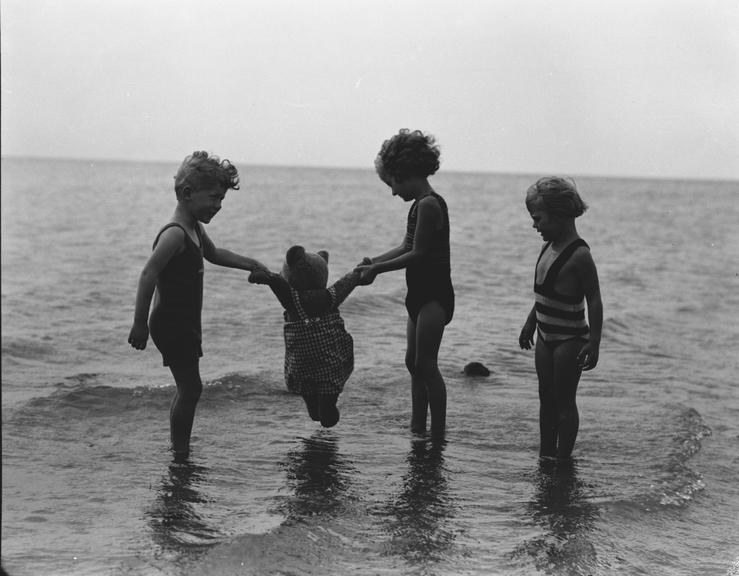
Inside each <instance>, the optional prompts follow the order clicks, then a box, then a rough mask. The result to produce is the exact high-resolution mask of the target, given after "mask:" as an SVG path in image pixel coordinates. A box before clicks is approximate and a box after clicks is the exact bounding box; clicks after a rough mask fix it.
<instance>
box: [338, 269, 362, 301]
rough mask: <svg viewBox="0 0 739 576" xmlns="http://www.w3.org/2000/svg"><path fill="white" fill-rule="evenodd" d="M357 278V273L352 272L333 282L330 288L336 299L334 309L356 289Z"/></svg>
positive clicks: (358, 276)
mask: <svg viewBox="0 0 739 576" xmlns="http://www.w3.org/2000/svg"><path fill="white" fill-rule="evenodd" d="M359 278H360V274H359V272H356V271H352V272H349V273H348V274H346V275H344V276H343V277H342V278H340V279H339V280H337V281H336V282H334V284H333V286H332V287H333V289H334V291H335V293H336V299H335V301H334V306H335V307H336V308H338V307H339V305H340V304H341V303H342V302H343V301H344V300H346V298H347V296H349V294H351V293H352V290H354V289H355V288H356V287H357V285H358V284H359Z"/></svg>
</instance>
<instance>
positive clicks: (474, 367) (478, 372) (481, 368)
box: [464, 362, 490, 376]
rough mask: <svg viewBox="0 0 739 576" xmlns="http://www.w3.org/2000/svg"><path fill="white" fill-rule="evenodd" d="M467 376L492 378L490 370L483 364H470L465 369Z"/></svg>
mask: <svg viewBox="0 0 739 576" xmlns="http://www.w3.org/2000/svg"><path fill="white" fill-rule="evenodd" d="M464 373H465V374H467V376H490V370H488V369H487V367H486V366H485V365H484V364H482V363H481V362H470V363H469V364H467V366H465V367H464Z"/></svg>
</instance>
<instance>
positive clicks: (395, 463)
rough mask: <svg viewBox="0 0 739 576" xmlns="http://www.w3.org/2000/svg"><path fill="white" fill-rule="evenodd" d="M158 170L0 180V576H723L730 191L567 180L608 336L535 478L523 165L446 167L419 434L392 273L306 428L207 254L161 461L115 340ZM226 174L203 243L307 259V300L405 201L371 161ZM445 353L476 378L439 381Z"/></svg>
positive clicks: (159, 433) (730, 519)
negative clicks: (440, 422)
mask: <svg viewBox="0 0 739 576" xmlns="http://www.w3.org/2000/svg"><path fill="white" fill-rule="evenodd" d="M176 168H177V166H176V165H175V164H166V163H163V164H159V163H125V162H98V161H96V162H85V161H50V160H38V159H3V160H2V564H3V568H4V569H5V570H6V571H7V572H8V574H10V575H11V576H32V575H38V574H45V575H49V576H61V575H82V576H85V575H111V576H113V575H145V576H148V575H151V576H158V575H168V576H169V575H171V576H175V575H191V574H192V575H195V574H213V575H222V574H223V575H230V574H234V575H235V574H243V575H251V574H255V575H262V574H264V575H270V574H274V575H278V574H279V575H288V574H290V575H306V576H308V575H311V576H312V575H325V574H337V575H344V574H353V575H355V576H364V575H367V576H369V575H395V574H398V575H439V576H442V575H475V576H477V575H480V576H482V575H486V576H487V575H491V574H492V575H495V574H502V575H521V576H523V575H526V576H528V575H532V574H547V575H557V576H569V575H610V574H619V575H622V574H623V575H632V574H633V575H641V574H644V575H650V576H653V575H670V576H677V575H685V576H688V575H691V576H692V575H719V576H728V575H732V576H736V575H737V574H739V483H737V481H736V478H737V475H738V474H739V387H738V386H737V373H738V369H739V361H738V360H737V358H739V354H737V352H739V322H738V320H739V313H738V312H737V310H739V226H738V225H737V222H739V183H737V182H719V181H708V182H705V181H673V180H655V179H644V180H639V179H616V178H593V177H580V178H576V179H577V182H578V185H579V187H580V190H581V193H582V195H583V197H584V199H585V200H586V202H588V203H589V204H590V209H589V210H588V212H586V214H585V215H584V216H583V217H582V218H580V219H578V227H579V231H580V233H581V235H582V236H583V237H584V238H585V239H586V240H587V241H588V242H589V244H590V246H591V249H592V253H593V256H594V258H595V260H596V263H597V265H598V269H599V273H600V280H601V285H602V293H603V300H604V306H605V325H604V331H603V343H602V347H601V359H600V363H599V365H598V367H597V368H596V369H595V370H594V371H592V372H589V373H586V374H584V375H583V378H582V380H581V384H580V389H579V394H578V398H579V407H580V421H581V425H580V435H579V437H578V441H577V444H576V446H575V452H574V456H575V458H574V461H573V462H572V463H571V464H569V465H562V464H560V465H553V464H550V463H546V462H544V463H542V462H539V460H538V457H537V450H538V423H537V422H538V414H537V412H538V399H537V385H536V375H535V372H534V365H533V354H532V353H531V352H530V351H522V350H520V349H519V348H518V344H517V339H518V332H519V330H520V327H521V324H522V322H523V321H524V319H525V318H526V315H527V313H528V311H529V309H530V307H531V304H532V290H531V286H532V280H533V266H534V262H535V260H536V257H537V255H538V252H539V249H540V239H539V236H538V235H537V234H536V233H535V231H534V230H532V228H531V221H530V218H529V216H528V213H527V212H526V210H525V207H524V203H523V199H524V193H525V189H526V187H527V186H528V185H529V184H530V183H531V182H533V181H534V180H535V179H536V178H537V177H538V176H541V175H539V174H534V175H501V174H468V173H445V172H444V170H443V167H442V170H441V172H440V173H439V174H438V175H437V176H435V177H433V179H432V184H433V185H434V187H435V189H436V190H437V192H439V193H440V194H441V195H442V196H444V198H445V199H446V200H447V203H448V205H449V209H450V214H451V227H452V266H453V280H454V284H455V288H456V292H457V309H456V312H455V317H454V320H453V322H452V323H451V324H450V325H449V326H448V327H447V330H446V333H445V335H444V340H443V343H442V347H441V351H440V368H441V371H442V374H443V376H444V378H445V380H446V385H447V390H448V434H447V441H446V443H443V444H440V443H433V442H431V441H429V440H427V439H425V438H422V437H418V436H414V435H412V434H410V433H409V431H408V429H407V424H408V420H409V410H410V389H409V378H408V375H407V373H406V371H405V366H404V348H405V310H404V307H403V298H404V295H405V285H404V278H403V274H402V272H397V273H389V274H385V275H383V276H381V277H379V278H378V279H377V280H376V281H375V283H374V284H373V285H372V286H369V287H360V288H358V289H357V290H356V291H355V292H354V293H353V294H352V295H351V296H350V297H349V298H348V299H347V301H346V302H345V303H344V305H343V306H342V314H343V317H344V319H345V322H346V325H347V328H348V330H349V331H350V332H351V333H352V335H353V336H354V340H355V353H356V368H355V371H354V374H353V376H352V377H351V379H350V380H349V382H348V383H347V386H346V389H345V392H344V394H342V396H341V397H340V400H339V407H340V409H341V414H342V416H341V421H340V423H339V424H338V425H337V426H336V427H335V428H332V429H330V430H324V429H321V428H320V426H317V425H316V424H315V423H314V422H312V421H310V420H309V419H308V417H307V415H306V414H305V409H304V406H303V403H302V401H301V400H300V398H296V397H294V396H292V395H290V394H288V393H287V391H286V389H285V385H284V380H283V372H282V362H283V354H284V349H283V342H282V314H281V309H280V306H279V304H278V303H277V301H276V299H275V298H274V296H273V295H272V294H271V292H270V291H269V290H267V289H265V288H264V287H262V286H254V285H250V284H249V283H248V282H247V274H245V273H244V272H241V271H237V270H230V269H224V268H218V267H215V266H212V265H210V264H208V263H206V270H205V304H204V309H203V328H204V343H203V349H204V357H203V358H202V361H201V373H202V376H203V379H204V384H205V390H204V393H203V396H202V399H201V401H200V405H199V407H198V412H197V415H196V419H195V427H194V433H193V434H194V436H193V450H192V454H191V455H190V458H189V459H186V460H183V461H178V460H174V459H173V457H172V455H171V454H170V452H169V451H168V409H169V403H170V400H171V397H172V395H173V382H172V379H171V376H170V374H169V372H168V370H167V369H166V368H164V367H162V365H161V359H160V356H159V354H158V352H157V351H156V349H155V347H154V346H153V345H152V344H151V343H150V345H149V346H148V347H147V349H146V350H145V351H143V352H138V351H135V350H133V349H132V348H131V347H130V346H129V345H128V344H127V342H126V339H127V336H128V331H129V329H130V325H131V320H132V315H133V305H134V297H135V290H136V283H137V277H138V274H139V272H140V270H141V268H142V266H143V264H144V262H145V260H146V258H147V256H148V254H149V252H150V249H151V243H152V241H153V240H154V237H155V235H156V233H157V231H158V229H159V227H160V226H161V225H163V224H164V223H165V222H166V221H167V220H168V219H169V217H170V215H171V213H172V210H173V208H174V203H175V198H174V192H173V191H172V183H173V180H172V177H173V175H174V172H175V170H176ZM239 169H240V171H241V175H242V189H241V190H240V191H231V192H229V193H228V195H227V197H226V200H225V202H224V206H223V210H222V211H221V213H219V214H218V215H217V216H216V218H215V219H214V220H213V222H212V223H211V224H209V225H208V226H207V231H208V234H209V235H210V237H211V238H212V239H213V241H214V242H215V243H216V245H218V246H223V247H227V248H230V249H232V250H235V251H237V252H241V253H244V254H247V255H250V256H253V257H256V258H258V259H260V260H262V261H264V262H265V263H267V264H268V265H269V266H270V267H272V268H273V269H275V270H278V269H279V267H280V266H281V262H282V259H283V256H284V253H285V251H286V250H287V248H289V247H290V246H291V245H293V244H302V245H304V246H305V247H306V248H307V249H309V250H313V251H316V250H319V249H326V250H328V251H329V252H330V255H331V260H330V279H331V280H332V281H333V280H335V279H338V278H339V277H340V276H341V275H342V274H343V273H345V272H347V271H348V270H350V269H351V268H352V267H353V266H354V265H355V264H356V263H357V262H358V261H359V260H360V259H361V258H362V257H363V256H366V255H375V254H378V253H381V252H383V251H385V250H388V249H389V248H391V247H393V246H395V245H397V244H398V243H400V241H401V240H402V238H403V236H404V230H405V218H406V214H407V210H408V208H409V205H408V204H404V203H403V202H402V201H401V200H400V199H398V198H393V197H391V194H390V192H389V190H388V189H387V187H386V186H384V185H383V184H382V183H381V182H380V181H379V180H378V179H377V177H376V176H375V175H374V173H373V172H372V170H371V169H368V170H335V169H317V168H316V169H307V168H279V167H254V166H247V165H244V166H239ZM575 176H576V175H575ZM471 361H480V362H483V363H484V364H485V365H487V366H488V367H489V368H490V369H491V370H492V374H491V375H490V376H489V377H487V378H482V377H466V376H465V375H464V374H463V373H462V368H463V367H464V365H465V364H466V363H468V362H471Z"/></svg>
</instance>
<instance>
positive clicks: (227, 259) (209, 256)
mask: <svg viewBox="0 0 739 576" xmlns="http://www.w3.org/2000/svg"><path fill="white" fill-rule="evenodd" d="M201 231H202V238H203V256H204V257H205V259H206V260H207V261H208V262H210V263H211V264H215V265H217V266H225V267H227V268H238V269H240V270H247V271H249V272H253V271H254V270H260V269H263V270H267V267H266V266H265V265H264V264H262V263H261V262H260V261H259V260H255V259H254V258H249V257H248V256H242V255H241V254H237V253H236V252H232V251H231V250H226V249H225V248H216V246H215V244H213V241H212V240H211V239H210V237H209V236H208V235H207V234H206V233H205V230H203V229H202V228H201Z"/></svg>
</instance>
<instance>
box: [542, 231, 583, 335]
mask: <svg viewBox="0 0 739 576" xmlns="http://www.w3.org/2000/svg"><path fill="white" fill-rule="evenodd" d="M550 245H551V242H549V243H547V244H546V245H545V246H544V248H543V249H542V251H541V254H539V259H538V260H537V262H536V268H538V267H539V262H540V261H541V258H542V256H543V255H544V252H546V250H547V248H549V247H550ZM580 246H585V247H586V248H588V249H589V246H588V245H587V243H586V242H585V240H583V239H582V238H578V239H577V240H574V241H573V242H571V243H570V244H569V245H568V246H567V247H566V248H565V249H564V250H562V253H561V254H560V255H559V256H557V258H556V259H555V260H554V262H552V264H551V265H550V266H549V269H548V270H547V272H546V275H545V276H544V281H543V282H542V283H541V284H539V283H537V281H536V272H534V297H535V301H536V325H537V329H538V332H539V337H540V338H541V339H542V340H543V341H544V342H545V343H547V344H552V345H556V344H558V343H560V342H564V341H565V340H572V339H573V338H580V339H587V338H588V336H589V335H590V328H589V327H588V323H587V321H586V319H585V296H584V295H580V296H565V295H563V294H560V293H559V292H557V291H556V290H555V289H554V285H555V283H556V281H557V276H558V275H559V272H560V270H561V269H562V267H563V266H564V265H565V263H566V262H567V261H568V260H569V259H570V257H571V256H572V254H573V253H574V252H575V250H577V249H578V248H579V247H580Z"/></svg>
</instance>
